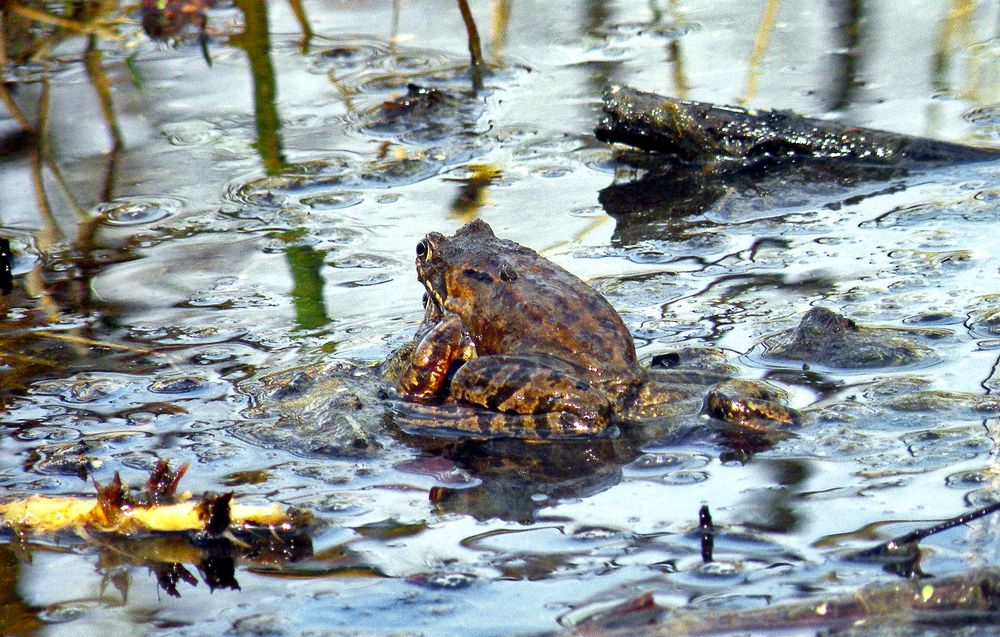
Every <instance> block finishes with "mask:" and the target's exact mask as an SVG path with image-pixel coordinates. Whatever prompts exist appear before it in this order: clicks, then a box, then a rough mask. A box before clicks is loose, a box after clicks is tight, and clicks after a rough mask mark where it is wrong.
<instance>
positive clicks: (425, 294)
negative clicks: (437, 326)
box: [420, 292, 431, 307]
mask: <svg viewBox="0 0 1000 637" xmlns="http://www.w3.org/2000/svg"><path fill="white" fill-rule="evenodd" d="M430 300H431V297H429V296H427V293H426V292H424V298H422V299H420V304H421V305H423V306H424V307H427V302H428V301H430Z"/></svg>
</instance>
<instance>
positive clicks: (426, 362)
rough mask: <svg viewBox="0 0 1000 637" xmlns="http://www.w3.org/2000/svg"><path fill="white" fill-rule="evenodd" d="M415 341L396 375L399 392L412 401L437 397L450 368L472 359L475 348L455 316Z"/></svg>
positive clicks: (474, 354)
mask: <svg viewBox="0 0 1000 637" xmlns="http://www.w3.org/2000/svg"><path fill="white" fill-rule="evenodd" d="M418 338H419V340H418V342H417V344H416V345H415V346H414V348H413V351H412V352H410V356H409V358H408V359H407V360H406V361H404V363H403V365H402V369H401V370H400V372H399V380H398V388H399V392H400V393H401V394H402V395H404V396H406V397H407V398H415V399H427V398H432V397H434V396H439V395H441V394H443V393H444V389H445V385H446V383H447V380H448V373H449V371H451V368H452V366H453V365H454V364H455V363H457V362H461V361H468V360H470V359H473V358H475V356H476V346H475V344H474V343H473V342H472V339H471V337H470V336H469V332H468V330H467V329H466V327H465V325H464V324H463V323H462V319H461V317H459V316H458V315H457V314H445V315H444V316H442V317H441V319H440V320H439V321H438V322H437V323H435V324H434V326H433V327H431V328H430V330H428V331H427V332H426V333H425V334H424V335H423V336H420V335H419V334H418Z"/></svg>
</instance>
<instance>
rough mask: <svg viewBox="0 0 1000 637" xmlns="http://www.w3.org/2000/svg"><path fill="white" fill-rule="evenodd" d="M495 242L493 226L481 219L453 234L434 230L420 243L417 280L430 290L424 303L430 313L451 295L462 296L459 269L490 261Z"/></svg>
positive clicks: (465, 269) (443, 303) (467, 269)
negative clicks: (458, 286)
mask: <svg viewBox="0 0 1000 637" xmlns="http://www.w3.org/2000/svg"><path fill="white" fill-rule="evenodd" d="M495 241H496V236H495V235H494V234H493V229H492V228H490V226H489V224H487V223H486V222H485V221H483V220H481V219H476V220H475V221H472V222H469V223H467V224H465V225H464V226H462V227H461V228H459V229H458V231H457V232H456V233H455V234H454V235H453V236H451V237H446V236H444V235H443V234H441V233H439V232H431V233H430V234H428V235H427V236H425V237H424V238H423V239H421V240H420V242H419V243H418V244H417V279H418V280H419V281H420V282H421V283H423V284H424V287H425V288H426V289H427V296H426V298H425V304H426V305H427V306H428V307H429V308H430V307H431V306H433V309H434V312H431V310H430V309H428V312H429V313H430V314H429V315H433V314H435V313H440V311H441V308H443V307H444V305H445V301H446V300H447V299H448V298H449V297H454V296H456V295H458V296H460V295H461V294H462V290H459V289H457V288H456V286H457V285H458V283H457V281H459V280H460V279H458V278H457V277H455V276H454V273H455V272H456V271H462V272H467V271H469V270H470V268H471V267H472V266H473V265H474V264H476V263H478V262H481V261H483V260H484V259H485V260H488V259H489V258H490V256H492V255H491V248H490V245H491V243H492V242H495Z"/></svg>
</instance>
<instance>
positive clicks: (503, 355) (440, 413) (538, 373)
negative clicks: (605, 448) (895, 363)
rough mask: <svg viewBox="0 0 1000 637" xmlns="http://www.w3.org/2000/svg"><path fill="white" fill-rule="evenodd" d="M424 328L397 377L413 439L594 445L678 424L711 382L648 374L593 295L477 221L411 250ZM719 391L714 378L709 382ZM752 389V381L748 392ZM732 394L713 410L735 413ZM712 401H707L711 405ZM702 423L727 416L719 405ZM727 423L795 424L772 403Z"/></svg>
mask: <svg viewBox="0 0 1000 637" xmlns="http://www.w3.org/2000/svg"><path fill="white" fill-rule="evenodd" d="M416 265H417V278H418V279H419V280H420V282H421V283H423V284H424V287H425V288H426V293H425V295H424V308H425V314H424V320H423V323H422V324H421V326H420V328H419V329H418V330H417V334H416V337H415V338H414V340H413V342H412V343H410V344H409V345H408V346H407V347H404V348H403V350H401V353H399V354H398V356H397V360H396V361H395V362H396V365H395V366H394V372H393V374H392V375H394V376H395V382H396V389H397V391H398V392H399V394H400V396H402V397H403V398H404V399H406V403H405V408H404V409H402V410H397V413H398V414H399V415H401V416H402V417H403V421H404V422H405V423H406V424H408V425H409V427H410V428H412V429H431V430H434V431H435V432H437V433H440V434H445V433H453V434H454V433H457V434H464V435H468V434H473V435H476V436H482V437H514V438H527V439H531V438H568V437H577V436H591V435H596V434H599V433H601V432H602V431H604V430H605V429H606V428H607V427H608V425H610V424H617V423H626V422H635V421H647V420H652V419H655V418H659V417H663V416H667V415H670V414H672V413H675V412H676V411H677V410H676V403H678V402H679V401H680V400H681V399H683V398H692V397H694V396H696V394H697V392H700V391H702V390H703V389H704V387H705V381H706V379H707V378H710V377H712V376H713V374H712V373H711V372H709V373H707V374H706V373H705V372H703V371H692V370H690V369H689V370H686V371H681V372H680V373H677V374H671V373H669V372H662V371H658V372H653V371H651V370H649V369H646V368H644V367H643V366H641V365H640V364H639V360H638V358H637V357H636V353H635V344H634V342H633V341H632V336H631V334H630V333H629V331H628V328H626V327H625V323H624V322H623V321H622V319H621V317H620V316H619V315H618V313H617V312H616V311H615V309H614V308H613V307H611V304H610V303H608V301H607V300H606V299H605V298H604V297H603V296H601V294H600V293H599V292H597V291H596V290H594V289H593V288H591V287H590V286H589V285H587V284H586V283H584V282H583V281H582V280H580V279H579V278H577V277H576V276H574V275H573V274H570V273H569V272H567V271H566V270H564V269H563V268H561V267H559V266H558V265H556V264H554V263H552V262H551V261H548V260H546V259H544V258H542V257H541V256H539V255H538V253H536V252H535V251H534V250H531V249H530V248H526V247H524V246H522V245H519V244H517V243H515V242H513V241H508V240H505V239H498V238H497V237H496V236H495V235H494V234H493V230H492V229H491V228H490V227H489V225H487V224H486V223H485V222H484V221H481V220H476V221H472V222H471V223H468V224H466V225H465V226H463V227H462V228H460V229H459V230H458V231H457V232H456V233H455V234H454V236H451V237H446V236H444V235H442V234H440V233H437V232H432V233H430V234H428V235H427V236H426V237H424V239H423V240H421V241H420V243H418V244H417V259H416ZM715 380H716V381H717V380H721V378H716V379H715ZM750 382H751V383H752V381H750ZM737 394H738V395H736V396H735V398H733V397H730V396H729V395H728V394H726V395H725V396H723V397H721V398H719V399H718V400H717V401H716V402H719V401H730V402H731V401H732V400H737V401H740V400H741V398H742V396H741V395H739V392H737ZM711 395H714V394H710V396H711ZM711 407H715V409H714V411H711V410H710V411H709V413H716V412H718V413H727V414H728V413H729V412H728V411H726V410H724V409H723V410H720V409H719V408H718V405H715V404H714V403H713V405H711ZM739 407H740V408H739V409H737V410H733V411H732V413H733V414H736V415H737V416H738V417H734V418H727V420H729V421H730V422H733V421H738V422H737V423H736V424H738V425H740V426H743V424H744V423H743V420H747V422H750V420H753V419H765V420H770V421H777V422H781V423H786V422H791V421H792V417H791V416H789V415H788V414H787V413H786V411H787V408H784V407H783V406H781V405H780V404H778V403H775V402H773V401H770V400H764V399H760V398H758V399H757V400H754V401H749V402H747V401H741V402H740V403H739Z"/></svg>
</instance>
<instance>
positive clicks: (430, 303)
mask: <svg viewBox="0 0 1000 637" xmlns="http://www.w3.org/2000/svg"><path fill="white" fill-rule="evenodd" d="M424 289H425V290H426V291H425V292H424V299H423V301H424V320H425V321H437V320H439V319H440V318H441V317H442V316H444V299H442V298H441V295H440V294H438V293H436V292H435V291H434V287H433V286H431V285H430V284H429V283H427V282H425V283H424Z"/></svg>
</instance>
